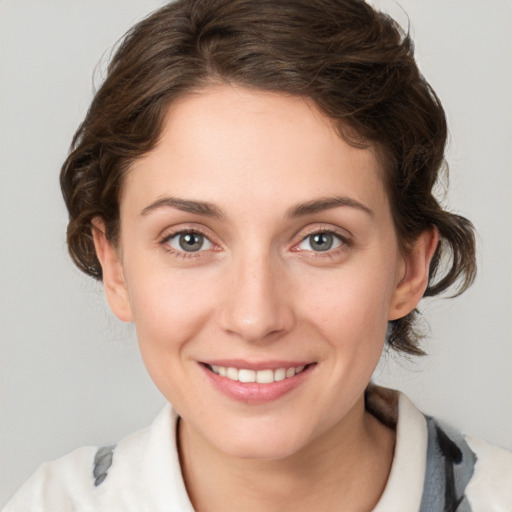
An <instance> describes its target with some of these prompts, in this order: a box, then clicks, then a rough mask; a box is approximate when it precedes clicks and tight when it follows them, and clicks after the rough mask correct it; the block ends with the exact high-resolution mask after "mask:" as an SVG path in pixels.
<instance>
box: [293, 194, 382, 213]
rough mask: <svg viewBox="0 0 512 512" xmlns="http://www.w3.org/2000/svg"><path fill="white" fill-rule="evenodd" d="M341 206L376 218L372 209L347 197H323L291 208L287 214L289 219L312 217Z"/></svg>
mask: <svg viewBox="0 0 512 512" xmlns="http://www.w3.org/2000/svg"><path fill="white" fill-rule="evenodd" d="M340 206H348V207H350V208H356V209H358V210H361V211H363V212H365V213H366V214H368V215H369V216H370V217H375V214H374V212H373V211H372V210H370V208H368V207H367V206H365V205H364V204H363V203H360V202H359V201H357V200H356V199H352V198H350V197H345V196H334V197H322V198H320V199H315V200H313V201H308V202H307V203H302V204H299V205H297V206H294V207H292V208H290V209H289V210H288V212H287V216H288V217H292V218H295V217H303V216H304V215H312V214H314V213H319V212H323V211H325V210H330V209H331V208H338V207H340Z"/></svg>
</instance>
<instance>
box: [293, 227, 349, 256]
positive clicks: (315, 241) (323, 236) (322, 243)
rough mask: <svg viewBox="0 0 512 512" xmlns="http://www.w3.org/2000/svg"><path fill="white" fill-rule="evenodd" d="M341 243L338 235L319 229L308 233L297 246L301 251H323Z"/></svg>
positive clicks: (334, 247)
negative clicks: (316, 231) (310, 233)
mask: <svg viewBox="0 0 512 512" xmlns="http://www.w3.org/2000/svg"><path fill="white" fill-rule="evenodd" d="M341 245H343V240H342V239H341V237H339V236H338V235H335V234H334V233H330V232H329V231H321V232H318V233H313V234H312V235H308V236H307V237H306V238H304V239H303V240H302V242H301V243H300V244H299V245H298V246H297V248H298V249H299V250H301V251H315V252H325V251H329V250H331V249H336V248H338V247H340V246H341Z"/></svg>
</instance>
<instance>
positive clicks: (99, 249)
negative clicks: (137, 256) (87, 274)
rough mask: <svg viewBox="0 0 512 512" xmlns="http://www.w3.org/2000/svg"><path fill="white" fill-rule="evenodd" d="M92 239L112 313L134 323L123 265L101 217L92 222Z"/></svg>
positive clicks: (124, 320)
mask: <svg viewBox="0 0 512 512" xmlns="http://www.w3.org/2000/svg"><path fill="white" fill-rule="evenodd" d="M92 237H93V240H94V247H95V249H96V255H97V257H98V259H99V261H100V264H101V268H102V272H103V286H104V288H105V295H106V296H107V300H108V303H109V305H110V309H112V312H113V313H114V314H115V315H116V316H117V317H118V318H119V319H120V320H122V321H123V322H132V321H133V315H132V310H131V306H130V300H129V295H128V290H127V288H126V282H125V278H124V271H123V265H122V263H121V259H120V257H119V254H118V252H117V250H116V249H115V247H113V246H112V244H111V243H110V241H109V240H108V239H107V236H106V234H105V223H104V222H103V220H102V219H101V218H99V217H95V218H94V219H93V220H92Z"/></svg>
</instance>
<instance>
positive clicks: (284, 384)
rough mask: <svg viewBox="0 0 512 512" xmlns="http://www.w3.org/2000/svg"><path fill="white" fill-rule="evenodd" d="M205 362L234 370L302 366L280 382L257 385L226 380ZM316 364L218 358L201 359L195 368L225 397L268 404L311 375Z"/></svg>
mask: <svg viewBox="0 0 512 512" xmlns="http://www.w3.org/2000/svg"><path fill="white" fill-rule="evenodd" d="M207 365H211V366H225V367H233V368H237V369H242V368H246V369H248V370H255V371H257V370H276V369H278V368H291V367H295V368H296V367H298V366H306V368H305V369H304V370H303V371H302V372H301V373H298V374H296V375H294V376H293V377H289V378H286V379H284V380H281V381H275V382H272V383H270V384H259V383H257V382H250V383H243V382H239V381H235V380H231V379H228V378H227V377H222V376H220V375H217V374H216V373H213V372H212V371H211V370H209V369H208V367H207ZM315 366H316V363H315V362H312V361H305V362H302V361H264V362H263V361H261V362H249V361H241V360H238V359H237V360H234V359H230V360H227V359H222V360H220V359H218V360H212V361H202V362H200V363H199V367H200V368H201V370H202V371H203V373H204V375H205V376H206V378H207V379H208V380H209V381H210V383H211V384H212V385H213V387H214V388H215V389H217V391H220V392H221V393H223V394H224V395H226V396H227V397H229V398H231V399H234V400H237V401H240V402H245V403H247V404H264V403H269V402H272V401H275V400H278V399H279V398H281V397H283V396H284V395H286V394H288V393H290V392H291V391H292V390H294V389H295V388H296V387H297V386H299V385H300V384H301V383H303V382H304V381H305V380H306V379H308V378H309V376H310V375H311V373H312V371H313V368H314V367H315Z"/></svg>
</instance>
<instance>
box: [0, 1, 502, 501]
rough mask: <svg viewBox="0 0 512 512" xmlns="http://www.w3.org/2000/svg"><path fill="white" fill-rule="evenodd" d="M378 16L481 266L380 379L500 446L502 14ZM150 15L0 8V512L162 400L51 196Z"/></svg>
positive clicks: (434, 305) (138, 7)
mask: <svg viewBox="0 0 512 512" xmlns="http://www.w3.org/2000/svg"><path fill="white" fill-rule="evenodd" d="M255 1H256V0H255ZM375 3H377V4H378V5H381V6H382V8H383V9H385V10H389V11H390V12H392V13H393V14H394V15H396V16H397V18H398V20H399V21H400V22H401V24H402V25H405V26H407V24H408V18H407V16H406V15H405V13H404V11H405V12H407V14H408V17H409V20H410V29H411V32H412V34H413V36H414V40H415V42H416V48H417V55H418V60H419V63H420V67H421V69H422V71H423V73H424V74H425V75H426V77H427V78H428V80H429V81H430V82H431V84H432V85H433V87H434V89H435V90H436V91H437V93H438V94H439V96H440V98H441V100H442V101H443V104H444V106H445V108H446V111H447V114H448V120H449V123H450V129H451V137H450V146H449V149H448V161H449V163H450V168H451V182H450V192H449V194H448V195H447V197H446V202H447V204H448V205H449V206H450V208H451V209H452V210H454V211H456V212H458V213H462V214H463V215H465V216H467V217H469V218H470V219H472V220H473V222H474V223H475V225H476V227H477V229H478V232H479V263H480V270H479V275H478V279H477V281H476V283H475V285H474V287H473V288H472V289H471V290H470V291H469V292H468V293H466V294H465V295H464V296H462V297H460V298H458V299H455V300H453V301H450V300H447V299H438V300H434V301H430V302H429V303H428V304H425V305H424V307H423V308H422V309H423V312H424V314H425V317H426V318H427V319H428V323H429V333H430V335H429V338H428V339H427V340H426V341H425V347H426V350H427V351H428V352H429V356H428V357H425V358H422V359H419V360H415V361H407V360H405V359H403V358H400V357H396V356H390V355H388V356H383V359H382V361H381V365H380V367H379V368H378V370H377V372H376V375H375V379H376V381H377V382H379V383H383V384H385V385H389V386H393V387H396V388H399V389H402V390H404V391H406V392H407V393H408V394H409V395H410V396H411V397H412V398H413V400H415V401H416V403H417V404H418V405H419V406H420V408H421V409H422V410H423V411H425V412H427V413H430V414H435V415H437V416H439V417H441V418H443V419H445V420H447V421H449V422H451V423H452V424H454V425H455V426H457V427H459V428H461V429H463V430H465V431H466V432H469V433H473V434H476V435H478V436H481V437H483V438H485V439H487V440H489V441H492V442H494V443H496V444H499V445H501V446H504V447H508V448H509V449H510V448H512V393H511V391H512V371H511V369H512V291H511V290H512V259H511V254H512V206H511V198H512V172H511V162H512V156H511V147H512V92H511V91H512V69H511V63H512V36H511V34H512V30H511V28H512V19H511V18H512V2H511V1H510V0H491V1H489V2H482V1H477V0H430V1H428V2H426V1H424V0H401V1H400V5H399V4H398V3H395V2H391V1H387V2H384V1H382V2H377V1H376V2H375ZM161 4H162V2H161V1H157V0H101V1H100V0H60V1H59V0H34V1H28V0H0V258H1V260H0V414H1V417H0V419H1V424H0V428H1V430H0V436H1V437H0V504H2V503H4V502H5V501H6V500H7V498H8V497H9V496H10V495H11V494H12V493H13V492H14V490H15V489H16V488H17V487H18V486H19V485H20V484H21V483H22V482H23V481H24V480H25V479H26V478H27V477H28V476H29V475H30V474H31V473H32V472H33V471H34V470H35V469H36V467H37V466H38V465H39V464H40V463H42V462H43V461H45V460H49V459H53V458H56V457H58V456H61V455H64V454H65V453H67V452H69V451H71V450H72V449H73V448H76V447H78V446H81V445H85V444H95V445H105V444H108V443H111V442H114V441H116V440H117V439H119V438H121V437H122V436H125V435H127V434H128V433H130V432H132V431H133V430H135V429H137V428H140V427H142V426H145V425H146V424H148V423H149V422H150V421H151V419H152V418H153V416H154V415H155V414H156V413H157V412H158V410H159V409H160V407H161V406H162V405H163V403H164V400H163V398H162V397H161V396H160V395H159V393H158V391H157V390H156V388H155V387H154V386H153V384H152V383H151V381H150V379H149V377H148V376H147V375H146V372H145V369H144V367H143V365H142V363H141V360H140V358H139V355H138V351H137V345H136V340H135V336H134V333H133V329H132V327H131V326H129V325H121V324H120V323H119V322H118V321H117V319H115V318H114V317H113V316H112V315H111V314H110V312H109V311H108V308H107V306H106V303H105V300H104V298H103V292H102V288H101V285H98V284H95V283H94V282H93V281H92V280H91V279H89V278H87V277H85V276H82V275H80V273H79V272H78V270H76V269H75V268H74V267H73V266H72V264H71V262H70V260H69V258H68V256H67V253H66V246H65V235H64V233H65V228H66V212H65V210H64V206H63V203H62V200H61V197H60V191H59V186H58V172H59V167H60V165H61V163H62V161H63V160H64V158H65V156H66V152H67V149H68V146H69V144H70V141H71V137H72V134H73V133H74V130H75V129H76V127H77V126H78V123H79V122H80V121H81V119H82V118H83V116H84V114H85V112H86V109H87V107H88V104H89V102H90V100H91V97H92V90H93V85H92V84H93V82H92V76H93V73H95V74H96V83H99V82H100V80H101V76H102V73H101V71H102V70H103V69H104V67H105V66H104V64H105V62H106V61H107V60H108V55H109V50H110V49H111V48H112V45H113V44H114V43H115V41H116V40H118V39H119V37H121V36H122V34H123V33H124V32H125V31H126V30H127V29H128V28H129V27H130V26H131V25H132V24H133V23H134V22H136V21H137V20H138V19H140V18H141V17H142V16H144V15H145V14H147V13H148V12H149V11H151V10H152V9H154V8H156V7H158V5H161ZM402 8H403V9H402ZM100 60H101V62H102V63H103V64H100V65H99V67H97V64H98V62H99V61H100ZM95 69H96V71H95Z"/></svg>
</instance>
